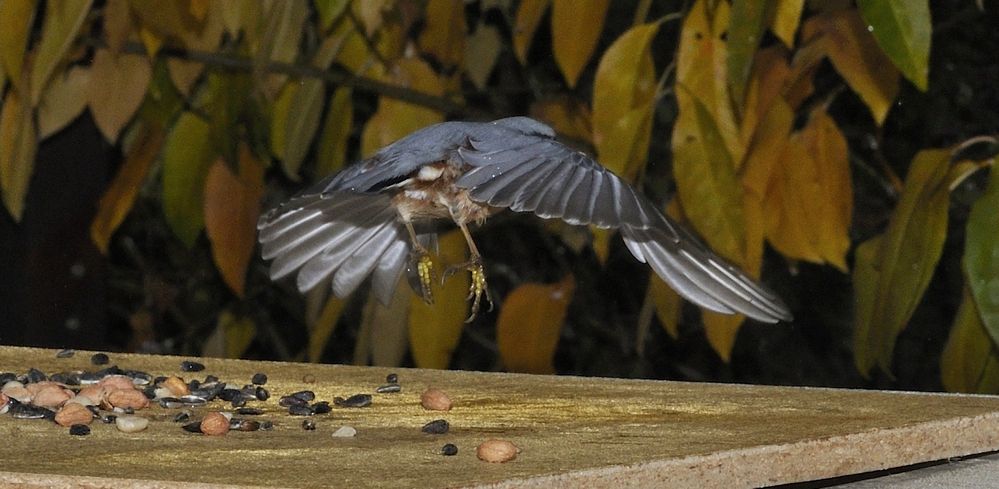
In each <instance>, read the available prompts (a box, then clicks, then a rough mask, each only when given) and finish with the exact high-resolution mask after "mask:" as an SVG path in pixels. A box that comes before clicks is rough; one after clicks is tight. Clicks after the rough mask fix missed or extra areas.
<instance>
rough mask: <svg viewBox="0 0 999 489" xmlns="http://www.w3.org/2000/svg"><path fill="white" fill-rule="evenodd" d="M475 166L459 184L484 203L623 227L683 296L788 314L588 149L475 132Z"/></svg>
mask: <svg viewBox="0 0 999 489" xmlns="http://www.w3.org/2000/svg"><path fill="white" fill-rule="evenodd" d="M455 154H457V155H458V157H459V158H461V159H462V160H463V161H464V162H465V163H467V164H468V165H470V166H472V167H473V168H472V169H471V170H469V171H468V172H466V173H465V174H464V175H462V176H461V178H459V179H458V181H457V182H456V184H457V185H458V186H459V187H462V188H465V189H467V190H468V191H469V196H470V197H471V198H472V199H473V200H475V201H478V202H483V203H487V204H489V205H492V206H495V207H507V208H510V209H512V210H514V211H519V212H533V213H535V214H537V215H538V216H540V217H544V218H560V219H563V220H565V221H566V222H569V223H572V224H593V225H596V226H599V227H603V228H619V229H620V230H621V236H622V238H623V239H624V241H625V243H626V244H627V245H628V249H629V250H630V251H631V253H632V254H633V255H635V258H637V259H638V260H640V261H642V262H647V263H649V265H650V266H651V267H652V269H653V270H655V272H656V274H658V275H659V276H660V277H661V278H662V279H663V280H664V281H666V282H667V283H668V284H670V286H672V287H673V288H674V289H676V291H677V292H678V293H679V294H680V295H681V296H683V297H684V298H685V299H687V300H689V301H691V302H693V303H695V304H697V305H699V306H702V307H704V308H707V309H710V310H713V311H718V312H722V313H729V314H731V313H742V314H745V315H747V316H749V317H752V318H754V319H757V320H759V321H763V322H771V323H773V322H777V321H779V320H784V321H789V320H790V319H791V314H790V312H789V311H788V308H787V306H785V305H784V304H783V303H782V302H781V300H780V298H778V297H777V296H776V295H775V294H774V293H773V292H770V291H769V290H767V289H766V288H764V287H763V286H762V285H760V284H758V283H756V282H755V281H754V280H753V279H751V278H749V277H748V276H746V275H745V274H744V273H742V272H741V271H739V270H738V269H737V268H735V267H733V266H732V265H729V264H727V263H726V262H725V261H724V260H723V259H721V258H719V257H718V256H717V255H715V254H714V253H712V252H711V251H710V250H708V249H707V248H706V247H705V246H704V245H702V244H701V243H700V241H698V240H697V238H695V237H694V236H693V235H691V234H690V233H689V232H687V231H685V230H684V229H683V228H681V227H680V226H678V225H677V224H676V223H674V222H672V221H671V220H670V219H669V218H668V217H666V216H664V215H663V214H662V213H661V212H659V210H658V209H656V208H655V206H653V205H652V204H651V203H650V202H649V201H648V200H647V199H646V198H645V197H643V196H641V195H640V194H638V193H637V192H636V191H635V190H634V189H633V188H632V187H631V186H630V185H629V184H628V183H627V182H625V181H624V180H621V179H620V178H619V177H618V176H617V175H615V174H613V173H612V172H610V171H609V170H607V169H606V168H604V167H603V166H601V165H600V164H599V163H597V162H596V161H594V160H593V159H592V158H590V157H589V156H588V155H586V154H585V153H582V152H579V151H575V150H572V149H571V148H569V147H567V146H565V145H563V144H562V143H559V142H558V141H556V140H555V139H554V138H553V137H551V136H548V135H543V134H538V133H536V132H535V133H526V132H516V131H508V134H506V135H505V137H499V138H497V137H491V138H480V139H476V138H474V137H473V138H471V139H470V140H469V141H468V142H467V143H466V144H465V145H464V146H463V147H460V148H458V149H457V150H456V153H455Z"/></svg>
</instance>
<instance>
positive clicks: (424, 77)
mask: <svg viewBox="0 0 999 489" xmlns="http://www.w3.org/2000/svg"><path fill="white" fill-rule="evenodd" d="M392 76H393V81H394V82H395V83H396V84H398V85H400V86H404V87H407V88H409V89H411V90H414V91H417V92H420V93H426V94H429V95H437V96H440V95H443V93H444V86H443V84H442V82H441V81H440V79H439V78H438V77H437V74H436V73H434V71H433V70H432V69H431V68H430V66H428V65H427V64H426V62H424V61H421V60H419V59H415V58H409V59H402V60H400V61H399V62H398V64H397V66H396V69H394V70H392ZM443 120H444V117H443V115H442V114H441V113H439V112H437V111H434V110H432V109H427V108H423V107H419V106H416V105H412V104H408V103H406V102H401V101H399V100H395V99H391V98H388V97H381V98H380V99H379V100H378V110H376V111H375V115H373V116H371V119H368V122H367V124H365V125H364V130H363V131H362V132H361V156H362V157H367V156H369V155H371V154H373V153H374V152H375V151H378V150H379V149H381V148H382V147H384V146H386V145H388V144H389V143H391V142H393V141H395V140H397V139H399V138H401V137H403V136H406V135H407V134H409V133H411V132H413V131H415V130H417V129H421V128H423V127H426V126H429V125H431V124H436V123H438V122H441V121H443Z"/></svg>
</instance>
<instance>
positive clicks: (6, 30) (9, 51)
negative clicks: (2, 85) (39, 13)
mask: <svg viewBox="0 0 999 489" xmlns="http://www.w3.org/2000/svg"><path fill="white" fill-rule="evenodd" d="M36 3H37V2H35V0H4V1H2V2H0V65H3V70H2V71H3V72H4V73H5V75H6V76H7V77H8V78H10V82H11V84H13V85H14V88H15V89H17V90H19V91H21V92H22V94H26V92H25V90H26V88H27V87H25V86H23V85H24V81H25V80H23V79H22V78H21V70H22V68H23V67H24V58H25V53H24V51H25V49H26V48H27V47H28V34H30V33H31V25H32V24H33V23H34V21H35V6H36Z"/></svg>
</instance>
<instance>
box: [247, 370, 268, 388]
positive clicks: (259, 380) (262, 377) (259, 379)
mask: <svg viewBox="0 0 999 489" xmlns="http://www.w3.org/2000/svg"><path fill="white" fill-rule="evenodd" d="M250 383H251V384H256V385H264V384H266V383H267V374H263V373H255V374H253V378H252V379H250Z"/></svg>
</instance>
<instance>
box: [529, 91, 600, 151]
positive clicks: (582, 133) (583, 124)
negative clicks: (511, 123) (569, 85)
mask: <svg viewBox="0 0 999 489" xmlns="http://www.w3.org/2000/svg"><path fill="white" fill-rule="evenodd" d="M530 112H531V117H533V118H535V119H538V120H540V121H543V122H544V123H545V124H548V125H549V126H551V127H552V128H553V129H555V132H557V133H558V134H560V135H562V136H564V137H566V138H571V139H575V140H578V141H592V140H593V128H592V126H593V123H592V120H593V117H592V116H591V115H590V110H589V108H588V107H587V106H586V103H585V102H583V101H581V100H579V99H578V98H575V97H570V96H558V97H552V98H547V99H543V100H538V101H536V102H534V103H532V104H531V109H530Z"/></svg>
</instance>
